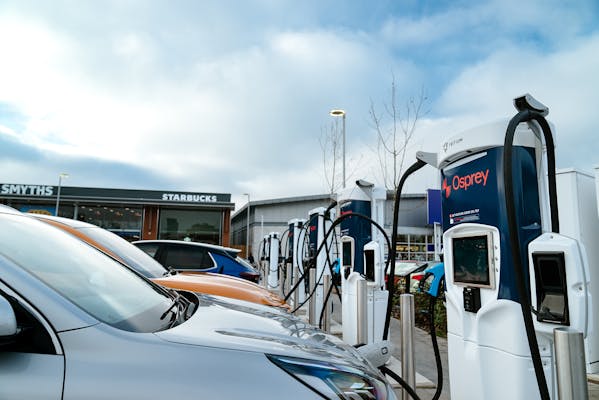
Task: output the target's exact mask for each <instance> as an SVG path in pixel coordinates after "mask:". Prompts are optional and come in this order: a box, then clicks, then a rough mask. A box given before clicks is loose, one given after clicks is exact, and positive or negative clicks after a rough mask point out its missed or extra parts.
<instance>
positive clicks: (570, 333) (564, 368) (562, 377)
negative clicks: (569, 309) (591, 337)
mask: <svg viewBox="0 0 599 400" xmlns="http://www.w3.org/2000/svg"><path fill="white" fill-rule="evenodd" d="M553 340H554V343H555V363H556V368H555V369H556V375H557V393H558V399H559V400H578V399H588V398H589V393H588V386H587V373H586V362H585V358H584V338H583V336H582V332H579V331H577V330H576V329H572V328H567V327H563V328H555V329H554V330H553Z"/></svg>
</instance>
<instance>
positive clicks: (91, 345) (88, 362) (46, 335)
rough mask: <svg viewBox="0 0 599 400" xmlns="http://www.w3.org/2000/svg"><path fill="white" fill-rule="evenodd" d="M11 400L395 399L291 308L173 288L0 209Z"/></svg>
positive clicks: (1, 316)
mask: <svg viewBox="0 0 599 400" xmlns="http://www.w3.org/2000/svg"><path fill="white" fill-rule="evenodd" d="M0 271H1V272H0V398H3V399H30V400H35V399H46V400H52V399H63V400H73V399H77V400H78V399H133V400H134V399H165V398H181V399H183V398H202V399H221V400H227V399H242V398H246V399H263V400H270V399H272V400H274V399H280V398H281V397H282V396H284V397H285V398H286V399H287V400H295V399H314V398H324V399H339V398H372V399H395V398H396V397H395V395H394V393H393V391H392V389H391V388H390V386H389V384H388V383H387V382H386V381H385V379H384V378H383V377H382V376H381V375H380V373H379V372H378V371H377V370H376V369H375V368H373V367H372V365H370V364H369V363H368V362H367V361H366V360H365V359H364V358H362V357H361V356H360V354H359V353H358V352H357V350H356V349H354V348H353V347H351V346H348V345H346V344H344V343H343V342H342V341H341V340H340V339H338V338H336V337H333V336H331V335H328V334H325V333H323V332H322V331H320V330H318V329H316V328H313V327H311V326H310V325H307V324H305V323H303V322H302V321H301V320H299V319H297V318H296V317H294V316H292V315H291V314H289V313H285V312H282V311H279V310H277V309H273V308H272V307H264V306H259V305H256V306H255V307H252V308H248V307H246V305H247V304H248V303H247V302H243V301H239V300H234V299H224V298H217V297H213V296H205V295H200V294H195V293H191V292H185V291H170V290H167V289H164V288H161V287H160V286H158V285H156V284H154V283H152V282H151V281H150V280H148V279H145V278H143V277H141V276H140V275H139V274H137V273H135V272H133V271H132V270H130V269H128V268H122V267H120V266H119V264H118V262H117V261H116V260H114V259H113V258H111V257H109V256H107V255H105V254H103V253H101V252H99V251H97V250H96V249H94V248H93V247H91V246H89V245H87V244H86V243H84V242H82V241H80V240H78V239H76V238H74V237H73V236H72V235H70V234H67V233H66V232H64V231H61V230H59V229H56V228H55V227H52V226H50V225H49V224H45V223H43V222H40V221H37V220H35V219H33V218H30V217H27V216H25V215H19V214H15V213H8V212H6V211H2V210H0Z"/></svg>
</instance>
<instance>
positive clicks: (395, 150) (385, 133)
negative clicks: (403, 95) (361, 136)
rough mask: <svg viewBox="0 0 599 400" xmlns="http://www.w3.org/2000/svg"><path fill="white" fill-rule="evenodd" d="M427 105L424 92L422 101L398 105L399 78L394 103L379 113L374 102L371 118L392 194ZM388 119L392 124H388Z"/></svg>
mask: <svg viewBox="0 0 599 400" xmlns="http://www.w3.org/2000/svg"><path fill="white" fill-rule="evenodd" d="M426 101H427V97H426V93H425V91H424V88H422V89H421V90H420V94H419V95H418V97H413V96H412V97H410V98H409V99H408V100H407V101H406V104H405V107H400V106H399V104H398V101H397V85H396V82H395V75H393V74H392V80H391V100H390V103H385V104H384V112H381V113H380V114H379V113H377V111H376V109H375V106H374V102H373V101H372V100H371V101H370V111H369V114H370V117H371V118H372V122H373V123H374V128H375V130H376V133H377V146H376V149H374V151H375V152H376V154H377V157H378V162H379V167H380V171H381V175H382V178H383V182H384V185H385V187H386V188H387V189H388V190H392V189H396V188H397V186H398V185H399V180H400V179H401V173H402V170H403V166H404V162H405V158H406V151H407V149H408V145H409V143H410V140H411V139H412V137H413V136H414V133H415V132H416V126H417V124H418V121H419V120H420V119H421V118H422V117H423V116H424V115H426V113H427V112H426V111H424V109H423V108H424V105H425V103H426ZM387 119H390V122H389V123H387V122H386V121H387Z"/></svg>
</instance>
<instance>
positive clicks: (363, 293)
mask: <svg viewBox="0 0 599 400" xmlns="http://www.w3.org/2000/svg"><path fill="white" fill-rule="evenodd" d="M357 284H358V285H357V287H356V290H357V293H356V301H357V303H358V309H357V320H358V321H357V327H356V328H357V330H358V331H357V333H356V339H357V341H358V344H368V283H367V282H366V280H365V279H360V280H359V281H358V282H357Z"/></svg>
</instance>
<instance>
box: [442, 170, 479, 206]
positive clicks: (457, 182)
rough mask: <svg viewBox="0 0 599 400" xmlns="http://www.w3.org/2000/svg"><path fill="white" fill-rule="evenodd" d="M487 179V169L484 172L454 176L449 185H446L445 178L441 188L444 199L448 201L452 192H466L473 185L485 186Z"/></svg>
mask: <svg viewBox="0 0 599 400" xmlns="http://www.w3.org/2000/svg"><path fill="white" fill-rule="evenodd" d="M488 178H489V169H488V168H487V169H486V170H485V171H478V172H474V173H472V174H469V175H464V176H460V175H454V176H453V178H451V184H449V183H447V178H445V179H443V184H442V185H441V187H442V188H443V190H444V191H445V198H446V199H448V198H449V196H450V195H451V192H452V191H453V190H456V191H457V190H468V188H469V187H471V186H474V185H483V186H487V179H488Z"/></svg>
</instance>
